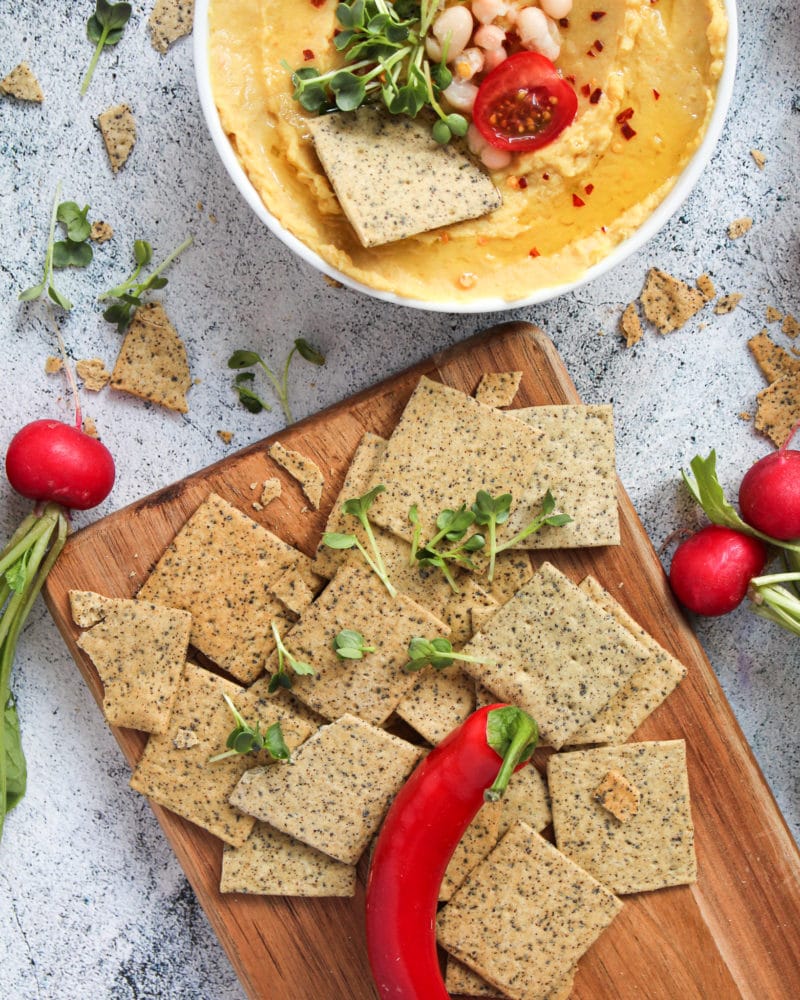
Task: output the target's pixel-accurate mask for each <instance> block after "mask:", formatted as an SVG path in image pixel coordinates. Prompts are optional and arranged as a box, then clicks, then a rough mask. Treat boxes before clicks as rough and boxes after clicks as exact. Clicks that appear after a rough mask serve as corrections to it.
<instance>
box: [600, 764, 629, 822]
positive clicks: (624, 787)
mask: <svg viewBox="0 0 800 1000" xmlns="http://www.w3.org/2000/svg"><path fill="white" fill-rule="evenodd" d="M592 798H593V799H594V800H595V802H597V804H598V805H601V806H602V807H603V809H605V810H606V812H608V813H611V815H612V816H613V817H614V819H617V820H619V822H620V823H627V821H628V820H629V819H631V817H632V816H635V815H636V813H637V812H638V811H639V789H638V788H637V787H636V785H633V784H631V782H630V781H628V779H627V778H626V777H625V775H624V774H623V773H622V772H621V771H618V770H617V769H616V768H615V767H612V768H611V770H610V771H609V772H608V773H607V774H606V776H605V777H604V778H603V780H602V781H601V782H600V784H599V785H598V786H597V788H595V790H594V791H593V792H592Z"/></svg>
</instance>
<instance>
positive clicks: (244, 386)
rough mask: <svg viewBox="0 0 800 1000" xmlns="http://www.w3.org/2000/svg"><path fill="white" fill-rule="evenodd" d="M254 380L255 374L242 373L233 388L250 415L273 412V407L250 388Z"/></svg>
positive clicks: (234, 382)
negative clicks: (264, 411)
mask: <svg viewBox="0 0 800 1000" xmlns="http://www.w3.org/2000/svg"><path fill="white" fill-rule="evenodd" d="M254 379H255V375H254V373H253V372H240V373H239V374H238V375H237V376H236V378H235V379H234V380H233V387H234V389H235V390H236V394H237V396H238V397H239V402H240V403H241V404H242V406H243V407H244V408H245V409H246V410H249V411H250V413H261V411H262V410H267V411H269V410H271V409H272V407H271V406H270V405H269V403H268V402H267V401H266V400H264V399H262V398H261V397H260V396H259V395H257V394H256V393H255V392H254V391H253V389H252V388H251V387H250V385H249V383H251V382H252V381H253V380H254Z"/></svg>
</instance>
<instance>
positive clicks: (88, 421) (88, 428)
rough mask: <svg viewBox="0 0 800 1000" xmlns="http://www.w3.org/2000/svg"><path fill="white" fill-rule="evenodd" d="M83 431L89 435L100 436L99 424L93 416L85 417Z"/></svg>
mask: <svg viewBox="0 0 800 1000" xmlns="http://www.w3.org/2000/svg"><path fill="white" fill-rule="evenodd" d="M83 433H84V434H88V435H89V437H92V438H99V437H100V435H99V434H98V433H97V424H96V423H95V422H94V420H93V419H92V418H91V417H84V418H83Z"/></svg>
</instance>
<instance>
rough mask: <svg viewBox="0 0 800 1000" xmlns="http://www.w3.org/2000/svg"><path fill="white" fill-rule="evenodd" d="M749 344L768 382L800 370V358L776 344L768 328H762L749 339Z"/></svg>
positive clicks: (794, 373)
mask: <svg viewBox="0 0 800 1000" xmlns="http://www.w3.org/2000/svg"><path fill="white" fill-rule="evenodd" d="M747 346H748V347H749V348H750V351H751V353H752V355H753V357H754V358H755V359H756V363H757V364H758V367H759V368H760V369H761V371H762V372H763V373H764V375H765V376H766V378H767V381H768V382H775V381H777V380H778V379H779V378H783V376H785V375H796V374H797V373H798V372H800V360H798V359H797V358H793V357H792V355H791V354H790V353H789V352H788V351H787V350H785V349H784V348H783V347H781V346H780V345H779V344H776V343H775V341H774V340H772V339H771V338H770V336H769V335H768V333H767V331H766V330H762V331H761V332H760V333H758V334H756V336H755V337H751V338H750V340H748V341H747Z"/></svg>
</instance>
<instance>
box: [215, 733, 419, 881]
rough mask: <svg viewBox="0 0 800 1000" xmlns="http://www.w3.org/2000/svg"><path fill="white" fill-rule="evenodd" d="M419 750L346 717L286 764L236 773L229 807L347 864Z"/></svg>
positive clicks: (360, 850)
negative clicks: (239, 779)
mask: <svg viewBox="0 0 800 1000" xmlns="http://www.w3.org/2000/svg"><path fill="white" fill-rule="evenodd" d="M421 753H422V751H421V750H420V749H419V748H418V747H414V746H412V745H411V744H410V743H406V742H405V741H404V740H401V739H399V738H398V737H397V736H391V735H390V734H389V733H386V732H384V731H383V730H382V729H376V728H375V727H374V726H370V725H369V724H368V723H366V722H363V721H362V720H361V719H356V718H355V717H354V716H352V715H344V716H342V718H341V719H338V720H337V721H336V722H334V723H332V724H331V725H329V726H322V727H321V728H320V729H318V730H317V732H316V733H314V735H313V736H311V737H310V738H309V739H308V740H306V742H305V743H304V744H303V745H302V746H301V747H300V748H299V749H298V750H297V751H296V752H295V753H294V754H293V760H292V764H291V765H289V766H287V767H263V768H255V769H253V770H251V771H248V772H247V773H246V774H245V775H243V777H242V779H241V781H240V782H239V784H238V785H237V786H236V789H235V791H234V792H233V794H232V795H231V799H230V801H231V804H232V805H234V806H236V807H238V808H239V809H241V810H243V811H244V812H247V813H249V814H251V815H253V816H255V817H256V818H257V819H260V820H263V821H264V822H265V823H269V824H270V825H271V826H274V827H276V828H277V829H279V830H282V831H283V832H284V833H288V834H289V835H290V836H293V837H296V838H297V839H298V840H301V841H302V842H303V843H305V844H308V845H309V846H311V847H316V848H317V849H318V850H320V851H323V852H324V853H325V854H327V855H329V856H330V857H332V858H336V859H337V860H339V861H343V862H345V863H346V864H351V865H354V864H355V863H356V862H357V861H358V859H359V858H360V857H361V855H362V854H363V852H364V850H365V849H366V847H367V845H368V844H369V841H370V839H371V838H372V836H373V834H375V833H376V831H377V829H378V827H379V826H380V824H381V820H382V819H383V816H384V814H385V812H386V810H387V808H388V807H389V803H390V801H391V799H392V796H394V795H395V794H396V793H397V791H398V789H399V788H400V786H401V785H402V784H403V782H404V781H405V779H406V778H407V776H408V774H409V772H410V771H411V769H412V768H413V767H414V765H415V764H416V763H417V761H418V760H419V758H420V756H421Z"/></svg>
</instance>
